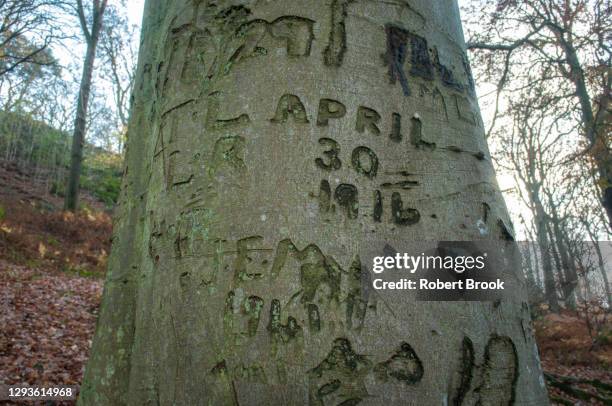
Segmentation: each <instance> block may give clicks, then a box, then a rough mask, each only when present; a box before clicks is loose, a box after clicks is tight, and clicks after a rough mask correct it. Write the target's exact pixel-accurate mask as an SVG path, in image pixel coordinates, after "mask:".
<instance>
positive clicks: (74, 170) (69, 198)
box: [64, 0, 107, 211]
mask: <svg viewBox="0 0 612 406" xmlns="http://www.w3.org/2000/svg"><path fill="white" fill-rule="evenodd" d="M91 1H92V4H93V7H92V17H91V18H92V22H91V29H90V28H88V26H87V19H86V17H85V12H84V8H83V0H77V7H78V14H79V20H80V22H81V29H82V31H83V35H84V36H85V39H86V42H87V52H86V54H85V63H84V64H83V75H82V77H81V86H80V88H79V98H78V100H77V109H76V119H75V121H74V132H73V134H72V149H71V153H70V171H69V172H68V179H67V185H66V196H65V199H64V209H65V210H70V211H75V210H76V209H77V207H78V199H79V186H80V179H81V167H82V164H83V147H84V145H85V132H86V129H87V110H88V107H89V96H90V94H91V85H92V77H93V70H94V62H95V59H96V48H97V47H98V41H99V39H100V30H101V29H102V22H103V18H104V11H105V9H106V4H107V0H91Z"/></svg>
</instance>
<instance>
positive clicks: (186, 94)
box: [79, 0, 547, 406]
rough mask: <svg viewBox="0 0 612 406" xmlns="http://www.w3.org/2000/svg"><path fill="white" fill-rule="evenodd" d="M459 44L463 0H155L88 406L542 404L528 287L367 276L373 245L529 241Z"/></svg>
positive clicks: (86, 385) (84, 396)
mask: <svg viewBox="0 0 612 406" xmlns="http://www.w3.org/2000/svg"><path fill="white" fill-rule="evenodd" d="M408 49H410V50H411V51H410V52H408ZM464 49H465V48H464V42H463V35H462V32H461V27H460V20H459V12H458V7H457V4H456V2H455V1H451V0H441V1H437V2H432V1H425V0H414V1H412V2H411V3H410V5H408V4H407V3H406V2H395V1H393V2H391V1H388V2H371V1H356V0H334V1H323V0H304V1H300V2H290V1H282V2H275V1H272V2H250V1H249V2H247V1H238V2H237V1H216V2H212V1H210V2H204V1H192V0H148V1H147V2H146V7H145V13H144V23H143V29H142V48H141V51H140V57H139V67H138V71H137V75H136V77H137V81H136V83H135V93H134V104H133V108H132V110H131V111H132V115H131V118H130V124H129V128H128V133H129V137H128V142H129V144H128V146H127V151H126V164H125V165H126V166H125V176H124V180H123V187H122V193H121V198H120V204H119V207H118V208H117V214H116V215H117V218H116V222H115V235H114V238H113V244H114V245H113V250H112V255H111V258H110V260H109V271H108V274H107V280H106V285H105V292H104V299H103V303H102V306H101V310H100V316H99V319H98V325H97V329H96V335H95V338H94V344H93V347H92V351H91V358H90V360H89V363H88V366H87V371H86V373H85V377H84V382H83V385H82V387H81V392H80V393H81V395H80V399H79V402H80V404H81V405H149V404H153V405H171V404H173V405H174V404H176V405H194V404H199V405H215V406H216V405H339V404H342V405H357V404H359V405H368V404H370V405H430V404H446V405H462V404H465V405H468V404H482V405H492V404H496V405H497V404H499V405H502V404H503V405H508V404H512V403H515V404H520V405H546V404H547V395H546V389H545V387H544V381H543V379H542V374H541V369H540V366H539V361H538V358H537V349H536V346H535V340H534V337H533V334H532V333H531V330H530V328H529V311H528V306H527V303H526V296H525V289H516V290H512V291H511V292H509V297H508V299H507V300H504V301H503V302H501V303H492V302H489V303H484V302H453V303H448V302H421V301H417V300H416V298H415V295H414V294H413V292H401V293H400V294H399V295H398V296H396V297H395V299H393V300H389V301H388V302H385V301H383V300H379V298H380V297H381V296H379V295H380V293H379V292H374V291H373V290H371V288H370V287H369V286H370V283H369V281H368V279H367V277H366V276H365V275H363V274H362V273H361V272H360V271H361V266H360V263H359V261H358V259H359V256H360V255H361V253H360V250H359V248H360V246H361V245H362V244H367V242H368V241H370V240H371V239H382V240H391V239H393V238H397V239H413V240H417V241H422V240H425V241H439V240H449V239H451V240H452V239H454V240H460V241H470V240H483V239H491V240H495V241H500V240H503V241H505V242H507V243H511V241H512V240H513V237H512V233H511V231H510V229H509V227H508V226H507V224H509V221H508V215H507V212H506V208H505V205H504V202H503V199H502V197H501V193H500V192H499V189H498V186H497V183H496V181H495V177H494V171H493V167H492V164H491V161H490V156H489V154H488V150H487V146H486V144H485V140H484V130H483V128H482V125H481V121H480V115H479V110H478V107H477V104H476V100H475V97H474V95H473V91H472V86H471V85H472V83H471V76H470V75H469V70H468V69H467V61H466V60H465V59H464V58H465V52H464ZM381 54H384V55H386V56H385V59H386V64H384V63H383V61H382V60H381V58H380V55H381ZM476 151H478V152H476ZM483 208H484V209H483ZM513 269H515V270H516V272H517V273H516V278H521V279H520V280H521V281H522V282H521V283H523V284H524V279H522V275H521V273H520V272H518V270H519V269H520V267H519V266H516V267H515V268H513ZM368 275H369V273H368ZM521 286H522V285H521ZM367 292H369V293H367Z"/></svg>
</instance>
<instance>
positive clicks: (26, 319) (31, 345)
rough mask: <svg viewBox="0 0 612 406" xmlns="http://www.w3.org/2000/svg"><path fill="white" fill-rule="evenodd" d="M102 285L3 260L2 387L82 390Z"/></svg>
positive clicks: (0, 266) (0, 319) (0, 305)
mask: <svg viewBox="0 0 612 406" xmlns="http://www.w3.org/2000/svg"><path fill="white" fill-rule="evenodd" d="M101 294H102V281H101V280H98V279H93V278H83V277H79V276H70V275H64V274H61V273H47V272H41V271H35V270H32V269H28V268H25V267H22V266H16V265H12V264H9V263H7V262H6V261H0V325H1V326H2V329H0V382H4V383H6V384H20V385H22V384H26V383H27V384H30V385H38V386H42V385H78V384H80V382H81V378H82V375H83V370H84V367H85V363H86V361H87V357H88V353H89V347H90V344H91V338H92V336H93V332H94V327H95V321H96V314H97V309H98V305H99V302H100V298H101Z"/></svg>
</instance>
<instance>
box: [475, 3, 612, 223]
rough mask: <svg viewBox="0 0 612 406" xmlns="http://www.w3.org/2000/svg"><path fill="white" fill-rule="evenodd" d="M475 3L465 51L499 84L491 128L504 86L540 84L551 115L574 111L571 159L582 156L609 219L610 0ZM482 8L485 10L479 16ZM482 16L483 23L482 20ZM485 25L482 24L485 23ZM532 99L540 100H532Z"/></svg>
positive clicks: (611, 194) (611, 183)
mask: <svg viewBox="0 0 612 406" xmlns="http://www.w3.org/2000/svg"><path fill="white" fill-rule="evenodd" d="M482 3H484V7H482V8H480V9H478V8H477V7H479V6H477V5H472V7H473V11H474V13H472V15H473V16H474V19H477V20H478V24H479V30H477V31H474V32H472V33H471V35H470V36H471V38H470V41H469V42H468V49H470V50H472V51H473V56H474V57H475V58H476V59H478V60H479V62H481V63H477V64H476V65H478V66H481V67H482V69H480V70H479V71H480V72H481V73H482V74H483V76H485V77H487V78H488V79H491V80H493V81H495V82H497V97H496V107H495V114H494V119H493V122H492V127H493V126H495V123H496V120H497V118H498V114H499V113H500V95H501V93H502V91H504V90H505V91H506V92H507V93H511V92H515V91H517V90H520V89H521V88H525V87H528V86H532V85H534V84H535V83H539V84H540V85H541V86H542V88H543V89H545V92H544V93H543V94H541V95H538V96H537V97H545V98H550V100H551V101H552V102H553V103H554V104H555V105H556V108H555V109H554V113H553V114H555V115H556V116H565V117H571V118H572V119H573V124H569V125H570V126H575V127H576V128H579V130H580V132H581V133H582V136H583V139H584V143H583V144H582V145H581V147H580V149H579V150H577V151H575V153H574V155H573V157H572V158H574V159H575V158H582V157H587V158H588V160H589V162H590V163H591V165H592V168H593V171H594V172H595V173H596V174H597V176H596V178H595V184H596V186H597V187H598V190H600V196H599V198H600V200H601V202H602V205H603V207H604V208H605V210H606V212H607V216H608V222H609V223H610V224H612V155H611V153H610V137H609V134H610V126H611V121H610V97H611V84H612V78H611V76H610V75H611V71H612V69H611V68H610V64H611V61H612V49H611V48H610V46H609V44H610V38H611V37H612V19H611V15H612V14H611V13H612V8H611V7H610V2H609V0H572V1H568V0H523V1H505V0H504V1H502V0H487V1H484V2H482ZM483 14H484V15H483ZM483 21H484V22H485V23H484V24H483V23H482V22H483ZM483 28H484V29H483ZM534 102H536V103H537V100H534Z"/></svg>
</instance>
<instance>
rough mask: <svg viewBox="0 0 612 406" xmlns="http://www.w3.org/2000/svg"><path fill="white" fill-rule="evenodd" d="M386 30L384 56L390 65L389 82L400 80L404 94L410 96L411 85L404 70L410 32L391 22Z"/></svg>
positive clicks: (393, 82) (386, 62)
mask: <svg viewBox="0 0 612 406" xmlns="http://www.w3.org/2000/svg"><path fill="white" fill-rule="evenodd" d="M385 32H386V34H387V52H386V53H385V55H384V56H383V57H384V60H385V64H386V65H387V66H388V67H389V82H390V83H391V84H395V82H396V81H398V80H399V82H400V85H401V86H402V90H403V92H404V96H410V86H409V85H408V78H407V77H406V72H405V71H404V63H405V62H406V47H407V40H408V36H409V32H408V31H406V30H404V29H403V28H400V27H396V26H394V25H390V24H387V25H386V26H385Z"/></svg>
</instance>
